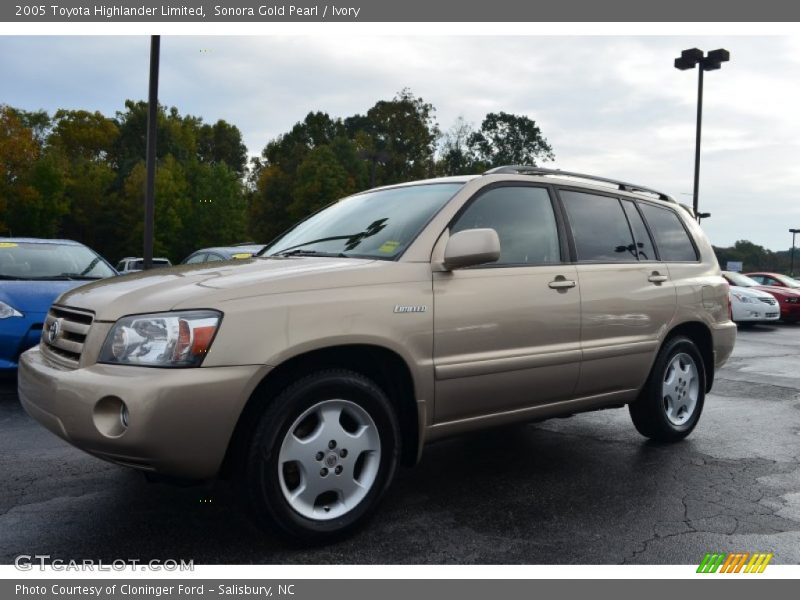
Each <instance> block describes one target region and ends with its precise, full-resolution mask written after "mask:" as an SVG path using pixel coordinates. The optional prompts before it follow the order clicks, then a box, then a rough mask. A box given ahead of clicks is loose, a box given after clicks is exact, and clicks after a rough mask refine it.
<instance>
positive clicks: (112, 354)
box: [98, 310, 222, 367]
mask: <svg viewBox="0 0 800 600" xmlns="http://www.w3.org/2000/svg"><path fill="white" fill-rule="evenodd" d="M221 319H222V313H220V312H217V311H215V310H189V311H185V312H168V313H154V314H150V315H132V316H130V317H123V318H122V319H120V320H119V321H117V322H116V324H115V325H114V327H112V328H111V331H109V332H108V336H107V337H106V341H105V343H104V344H103V349H102V350H101V351H100V357H99V359H98V362H101V363H111V364H120V365H139V366H144V367H199V366H200V363H202V362H203V358H205V355H206V353H207V352H208V349H209V348H210V347H211V342H213V341H214V336H215V335H216V333H217V328H218V327H219V322H220V320H221Z"/></svg>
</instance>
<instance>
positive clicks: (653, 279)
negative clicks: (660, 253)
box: [647, 272, 669, 283]
mask: <svg viewBox="0 0 800 600" xmlns="http://www.w3.org/2000/svg"><path fill="white" fill-rule="evenodd" d="M668 279H669V277H667V276H666V275H661V274H659V273H656V272H654V273H653V274H652V275H650V277H648V278H647V281H649V282H650V283H664V282H665V281H667V280H668Z"/></svg>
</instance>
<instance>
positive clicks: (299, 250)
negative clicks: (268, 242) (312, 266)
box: [270, 248, 347, 258]
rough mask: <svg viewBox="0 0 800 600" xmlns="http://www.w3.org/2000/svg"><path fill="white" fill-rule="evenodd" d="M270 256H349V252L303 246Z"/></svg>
mask: <svg viewBox="0 0 800 600" xmlns="http://www.w3.org/2000/svg"><path fill="white" fill-rule="evenodd" d="M270 256H323V257H326V256H335V257H337V258H347V254H345V253H344V252H319V251H317V250H303V249H302V248H295V249H294V250H283V251H282V252H276V253H275V254H271V255H270Z"/></svg>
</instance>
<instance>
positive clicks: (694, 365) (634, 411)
mask: <svg viewBox="0 0 800 600" xmlns="http://www.w3.org/2000/svg"><path fill="white" fill-rule="evenodd" d="M705 391H706V374H705V368H704V365H703V358H702V356H701V355H700V351H699V350H698V349H697V346H696V345H695V343H694V342H693V341H692V340H690V339H689V338H687V337H683V336H676V337H674V338H671V339H669V340H667V341H666V342H665V343H664V345H663V346H662V348H661V350H660V351H659V353H658V356H657V357H656V360H655V363H654V364H653V368H652V370H651V372H650V376H649V377H648V379H647V383H646V384H645V387H644V389H643V390H642V392H641V394H640V395H639V398H638V399H637V400H636V401H635V402H633V403H632V404H630V405H629V406H628V409H629V411H630V414H631V419H632V420H633V424H634V426H635V427H636V430H637V431H638V432H639V433H641V434H642V435H643V436H645V437H648V438H650V439H653V440H657V441H660V442H677V441H679V440H682V439H683V438H685V437H686V436H687V435H689V434H690V433H691V432H692V430H693V429H694V428H695V426H696V425H697V422H698V420H699V419H700V414H701V413H702V411H703V403H704V401H705Z"/></svg>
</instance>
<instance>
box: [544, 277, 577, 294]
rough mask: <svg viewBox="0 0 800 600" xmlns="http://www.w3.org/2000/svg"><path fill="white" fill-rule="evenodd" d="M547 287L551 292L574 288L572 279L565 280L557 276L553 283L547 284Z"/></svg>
mask: <svg viewBox="0 0 800 600" xmlns="http://www.w3.org/2000/svg"><path fill="white" fill-rule="evenodd" d="M547 287H549V288H550V289H553V290H567V289H569V288H574V287H575V282H574V281H573V280H572V279H565V278H564V277H562V276H561V275H559V276H558V277H556V278H555V279H554V280H553V281H551V282H550V283H548V284H547Z"/></svg>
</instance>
